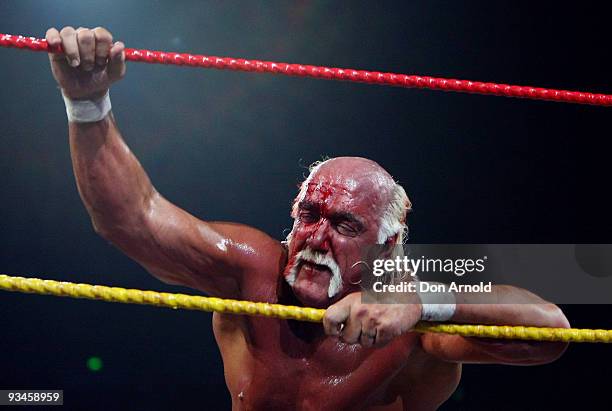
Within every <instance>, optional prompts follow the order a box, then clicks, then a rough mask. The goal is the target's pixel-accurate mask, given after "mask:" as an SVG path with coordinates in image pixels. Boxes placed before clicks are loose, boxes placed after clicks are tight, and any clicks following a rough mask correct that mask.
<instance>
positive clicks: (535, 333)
mask: <svg viewBox="0 0 612 411" xmlns="http://www.w3.org/2000/svg"><path fill="white" fill-rule="evenodd" d="M0 289H2V290H5V291H16V292H22V293H31V294H46V295H54V296H59V297H72V298H86V299H91V300H102V301H108V302H118V303H127V304H142V305H155V306H160V307H168V308H173V309H179V308H182V309H187V310H200V311H214V312H219V313H231V314H245V315H258V316H264V317H273V318H280V319H285V320H299V321H311V322H321V321H322V320H323V316H324V315H325V310H322V309H316V308H307V307H295V306H288V305H280V304H268V303H257V302H252V301H239V300H228V299H222V298H214V297H201V296H196V295H186V294H171V293H162V292H157V291H143V290H134V289H125V288H120V287H107V286H103V285H90V284H75V283H70V282H64V281H54V280H41V279H38V278H24V277H13V276H8V275H4V274H0ZM415 330H416V331H419V332H435V333H446V334H455V335H461V336H464V337H481V338H496V339H513V340H533V341H563V342H592V343H595V342H601V343H610V342H612V330H588V329H574V328H538V327H521V326H497V325H460V324H441V323H427V322H421V323H419V324H417V326H416V327H415Z"/></svg>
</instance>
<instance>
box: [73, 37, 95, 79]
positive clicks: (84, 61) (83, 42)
mask: <svg viewBox="0 0 612 411" xmlns="http://www.w3.org/2000/svg"><path fill="white" fill-rule="evenodd" d="M76 33H77V45H78V49H79V59H80V60H81V67H82V68H83V70H85V71H91V70H92V69H93V67H94V63H95V59H96V38H95V37H94V33H93V31H91V30H89V29H86V28H84V27H79V28H78V29H77V31H76Z"/></svg>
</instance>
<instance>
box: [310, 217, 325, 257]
mask: <svg viewBox="0 0 612 411" xmlns="http://www.w3.org/2000/svg"><path fill="white" fill-rule="evenodd" d="M329 229H330V226H329V221H327V219H325V218H322V219H320V220H319V222H318V223H317V225H316V227H315V228H314V229H313V231H312V233H311V234H310V237H308V240H307V243H308V246H309V247H310V248H312V249H314V250H321V251H329Z"/></svg>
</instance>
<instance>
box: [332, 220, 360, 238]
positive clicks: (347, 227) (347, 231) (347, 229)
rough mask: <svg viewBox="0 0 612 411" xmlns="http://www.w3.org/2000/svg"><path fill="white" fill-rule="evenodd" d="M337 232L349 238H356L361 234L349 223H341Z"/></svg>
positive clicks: (337, 226) (337, 227)
mask: <svg viewBox="0 0 612 411" xmlns="http://www.w3.org/2000/svg"><path fill="white" fill-rule="evenodd" d="M336 230H337V231H338V232H339V233H340V234H342V235H346V236H349V237H355V236H356V235H357V234H359V231H358V230H357V228H355V227H353V226H352V225H351V224H349V223H339V224H337V225H336Z"/></svg>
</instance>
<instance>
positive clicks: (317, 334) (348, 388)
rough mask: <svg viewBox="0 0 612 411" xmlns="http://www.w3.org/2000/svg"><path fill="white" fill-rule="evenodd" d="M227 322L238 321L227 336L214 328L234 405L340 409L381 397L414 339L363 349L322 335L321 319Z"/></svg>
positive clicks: (253, 319) (404, 359) (401, 366)
mask: <svg viewBox="0 0 612 411" xmlns="http://www.w3.org/2000/svg"><path fill="white" fill-rule="evenodd" d="M229 321H238V322H239V325H238V326H237V327H236V328H233V330H234V332H233V333H232V334H233V335H232V337H231V339H228V340H227V341H226V340H225V338H224V336H223V335H221V333H220V332H219V330H220V329H222V327H216V328H217V331H216V333H217V340H218V342H219V345H220V347H221V353H222V356H223V361H224V365H225V369H226V379H227V384H228V388H229V389H230V392H231V394H232V399H233V403H234V408H235V409H266V410H274V409H278V410H284V409H296V410H298V409H299V410H310V409H317V410H325V409H330V410H332V409H333V410H342V409H359V407H362V406H363V405H364V404H372V403H374V402H376V403H378V402H381V401H384V397H385V395H386V394H387V392H386V389H387V387H388V385H389V383H390V381H391V380H392V379H393V377H394V376H395V375H397V373H398V372H399V371H400V370H401V369H402V368H403V367H404V366H405V365H406V362H407V359H408V357H409V355H410V352H411V351H412V349H413V348H414V345H415V339H416V337H412V336H406V338H401V339H397V340H395V341H394V342H393V343H391V344H389V345H388V346H386V347H384V348H381V349H364V348H363V347H361V346H358V345H348V344H344V343H342V342H341V341H339V340H338V339H337V338H331V337H326V336H324V335H322V332H321V325H320V324H295V323H291V322H287V321H280V320H274V319H264V318H249V319H236V318H231V319H229ZM227 329H229V328H227Z"/></svg>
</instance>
